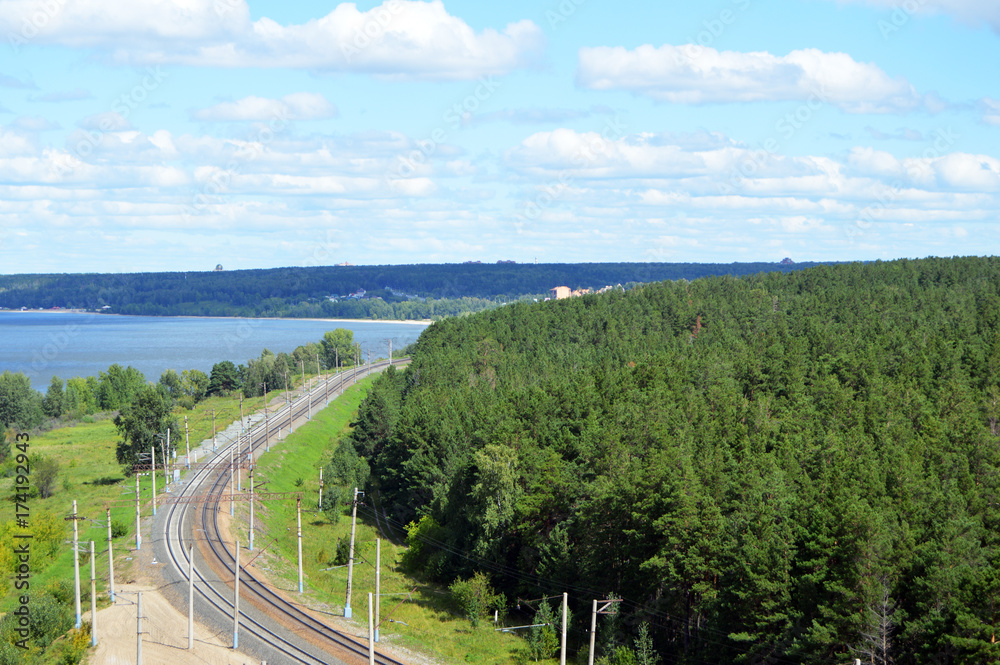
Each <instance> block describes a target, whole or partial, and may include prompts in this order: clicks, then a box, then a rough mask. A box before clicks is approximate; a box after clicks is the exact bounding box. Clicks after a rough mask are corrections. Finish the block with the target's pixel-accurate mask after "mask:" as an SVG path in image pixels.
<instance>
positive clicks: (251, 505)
mask: <svg viewBox="0 0 1000 665" xmlns="http://www.w3.org/2000/svg"><path fill="white" fill-rule="evenodd" d="M250 551H251V552H253V464H251V465H250Z"/></svg>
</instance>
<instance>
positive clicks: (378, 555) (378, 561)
mask: <svg viewBox="0 0 1000 665" xmlns="http://www.w3.org/2000/svg"><path fill="white" fill-rule="evenodd" d="M381 573H382V540H381V539H379V538H376V539H375V641H376V642H378V627H379V616H378V615H379V599H380V598H381V595H380V594H381V593H382V589H381V586H382V575H381Z"/></svg>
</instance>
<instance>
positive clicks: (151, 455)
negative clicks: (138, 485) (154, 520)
mask: <svg viewBox="0 0 1000 665" xmlns="http://www.w3.org/2000/svg"><path fill="white" fill-rule="evenodd" d="M149 461H150V463H151V464H152V466H150V475H151V476H152V477H153V517H156V446H154V445H152V444H150V446H149ZM163 475H164V476H166V475H167V474H166V470H164V474H163Z"/></svg>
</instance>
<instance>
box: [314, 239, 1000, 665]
mask: <svg viewBox="0 0 1000 665" xmlns="http://www.w3.org/2000/svg"><path fill="white" fill-rule="evenodd" d="M412 356H413V362H412V364H411V365H410V366H409V367H407V368H406V369H405V370H402V371H389V372H386V373H385V374H384V375H383V376H382V377H380V378H379V379H378V380H377V382H376V384H375V386H374V387H373V389H372V391H371V392H370V393H369V397H368V398H367V400H366V402H365V403H364V404H363V405H362V408H361V410H360V412H359V415H358V420H357V423H356V427H355V429H354V431H353V434H352V440H353V443H354V447H353V448H347V449H346V450H345V451H344V452H340V453H339V455H340V458H339V459H336V458H335V459H334V460H333V461H332V463H331V475H333V474H336V475H337V477H340V478H341V481H342V482H354V481H355V480H359V479H360V480H365V479H366V478H367V482H366V484H367V489H368V492H369V494H368V496H372V497H374V498H375V501H376V503H377V504H378V505H379V507H380V508H381V507H384V508H385V509H386V510H387V511H388V514H389V515H390V517H391V520H392V523H394V524H396V525H398V526H400V527H401V526H402V525H404V524H409V529H408V530H409V539H410V542H411V544H412V545H413V546H414V548H413V551H415V552H417V553H418V556H413V557H409V559H410V562H411V564H412V565H413V566H414V567H415V568H416V569H417V570H419V572H420V574H422V575H424V576H426V577H427V578H429V579H433V580H436V581H439V582H443V583H451V582H453V581H455V580H458V579H468V578H470V577H471V576H472V574H473V572H474V571H477V570H478V571H484V572H486V573H487V574H488V575H489V578H490V582H491V583H492V584H493V585H494V586H495V588H496V589H498V590H500V591H502V592H503V593H504V594H506V596H507V598H508V599H509V603H510V605H511V606H513V604H514V599H515V598H517V597H521V598H536V597H538V596H540V595H545V594H557V593H561V592H563V591H567V592H568V593H569V595H570V599H571V607H572V609H573V611H574V613H575V617H574V620H573V625H572V629H571V635H575V640H574V643H575V647H579V648H582V649H583V650H584V651H585V650H586V641H585V640H587V639H588V637H587V634H586V631H587V630H588V629H589V622H590V608H591V605H590V603H591V600H592V599H594V598H604V597H606V596H607V595H608V594H609V593H610V594H616V595H618V596H620V597H622V598H623V599H624V600H623V602H622V603H621V606H622V614H621V616H620V617H618V618H617V620H616V621H615V622H607V621H606V619H607V618H606V617H602V623H600V624H599V626H598V635H599V636H600V637H599V642H601V641H603V642H604V647H603V653H599V654H598V655H599V656H602V655H603V657H604V658H606V659H607V661H608V662H617V663H626V662H634V660H633V661H630V658H634V657H635V654H634V653H632V654H631V655H630V653H629V648H628V646H627V645H629V644H638V642H637V641H633V640H634V638H635V636H636V635H637V634H638V631H639V629H640V627H641V626H642V625H643V624H647V623H648V625H649V626H650V629H649V634H650V635H651V636H652V639H653V643H654V645H655V648H656V650H657V651H658V653H659V654H660V656H662V658H663V662H666V663H737V662H741V663H742V662H745V663H830V664H839V663H851V662H853V659H854V658H860V659H861V660H862V661H863V662H865V663H890V662H894V663H897V664H910V663H941V664H945V663H964V664H969V665H972V664H982V663H998V662H1000V645H997V644H996V637H997V636H996V626H997V620H998V619H1000V547H998V546H1000V503H998V502H1000V494H998V490H1000V477H998V465H1000V427H998V417H1000V259H996V258H986V259H980V258H961V259H924V260H917V261H905V260H904V261H895V262H891V263H872V264H846V265H836V266H821V267H817V268H813V269H810V270H806V271H798V272H792V273H788V274H779V273H770V274H760V275H753V276H747V277H744V278H733V277H712V278H706V279H699V280H696V281H690V282H689V281H686V280H679V281H673V282H665V283H658V284H650V285H646V286H643V287H639V288H635V289H631V290H628V291H613V292H609V293H606V294H601V295H592V296H585V297H582V298H573V299H569V300H561V301H552V302H543V303H537V304H518V305H512V306H510V307H504V308H500V309H495V310H491V311H488V312H484V313H481V314H477V315H474V316H470V317H463V318H454V319H447V320H445V321H442V322H440V323H437V324H435V325H433V326H431V327H430V328H428V329H427V331H426V332H425V333H424V334H423V335H422V336H421V338H420V340H419V342H418V343H417V344H416V346H415V348H414V350H413V353H412ZM369 474H370V475H369ZM369 510H370V509H369ZM522 610H523V608H522ZM616 644H617V645H618V646H617V647H616V646H615V645H616ZM647 662H648V661H647Z"/></svg>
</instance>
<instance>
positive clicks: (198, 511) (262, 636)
mask: <svg viewBox="0 0 1000 665" xmlns="http://www.w3.org/2000/svg"><path fill="white" fill-rule="evenodd" d="M395 362H398V361H395ZM388 365H389V363H388V361H384V362H381V363H374V364H373V365H371V366H369V367H368V368H367V369H366V371H365V372H364V374H362V376H367V375H368V374H371V373H372V372H376V371H381V370H382V369H384V368H385V367H388ZM349 378H350V377H347V376H344V375H343V374H341V375H338V376H337V377H334V378H328V379H327V380H328V381H329V382H330V385H329V389H330V390H338V389H341V388H343V386H344V384H345V382H346V381H347V380H349ZM313 392H314V393H315V389H314V391H313ZM316 408H317V409H318V408H321V407H316ZM308 410H309V406H308V404H307V399H306V397H305V396H303V397H300V398H299V399H298V400H297V401H293V402H292V403H291V404H287V405H286V406H284V407H282V408H281V409H279V410H278V411H277V412H276V413H274V414H273V415H271V416H269V418H268V421H269V423H270V427H271V428H274V427H282V428H284V427H288V426H290V425H291V424H292V422H293V421H294V419H296V418H300V417H302V416H304V415H305V414H306V413H307V411H308ZM249 440H250V446H251V448H252V449H253V450H254V451H255V452H256V451H257V450H258V449H260V448H262V447H263V446H264V440H265V439H264V431H263V427H254V428H253V429H251V430H250V432H249ZM233 445H236V444H233V443H231V444H229V446H226V447H224V448H221V449H220V450H219V451H218V452H217V453H216V459H219V460H221V459H222V457H223V456H226V458H227V459H228V455H229V450H228V448H229V447H231V446H233ZM229 482H230V470H229V469H226V468H223V469H220V468H219V466H214V467H213V466H212V465H206V466H205V468H202V469H200V470H197V471H193V472H192V473H191V474H190V475H189V476H188V480H187V482H186V483H185V485H184V488H183V489H182V490H181V492H179V496H180V497H190V496H194V495H197V494H203V495H204V496H206V497H207V499H206V500H205V502H203V503H196V504H186V503H181V502H177V503H173V504H172V505H170V506H169V507H168V509H167V511H166V516H165V518H164V519H163V521H162V529H163V533H162V536H163V538H162V543H163V546H164V548H165V550H166V554H167V560H168V561H169V563H170V565H171V566H172V567H173V569H174V574H175V575H176V576H177V577H178V578H180V579H183V580H184V582H185V584H186V583H187V581H188V569H189V568H188V565H189V554H188V552H189V549H188V548H189V546H192V545H193V546H195V547H194V548H193V550H191V551H193V552H195V554H196V556H195V559H196V560H195V592H196V594H197V596H198V605H200V607H201V608H204V607H206V605H207V606H208V607H209V608H212V609H211V610H210V613H211V612H214V614H215V616H214V617H212V619H214V622H218V620H219V619H220V615H221V618H222V620H223V621H225V620H228V621H230V622H231V621H232V616H233V593H232V586H231V585H232V583H233V581H234V579H235V577H234V573H233V569H234V564H235V559H234V557H233V553H232V552H231V551H230V549H229V548H228V547H226V546H225V543H226V542H227V538H224V535H223V529H222V526H221V525H220V522H219V513H220V502H221V501H222V499H221V498H220V497H221V496H222V495H223V494H226V492H227V489H228V483H229ZM199 532H201V533H202V535H201V536H200V537H195V534H197V533H199ZM154 540H155V539H154ZM198 545H204V547H202V548H200V549H199V547H198ZM199 552H201V553H202V554H203V559H202V560H201V561H198V560H197V559H198V556H197V554H198V553H199ZM220 571H224V572H221V574H219V576H218V577H216V576H215V575H214V574H213V573H220ZM227 575H228V577H227ZM240 596H241V598H240V599H241V601H244V602H247V603H248V604H250V605H252V606H253V607H254V608H255V609H256V610H257V612H247V611H245V610H243V609H241V611H240V616H239V630H240V634H241V636H246V635H247V634H248V633H249V636H252V638H256V640H259V641H260V642H262V643H263V644H262V645H263V646H264V647H265V648H266V649H268V650H271V651H273V652H274V655H275V656H277V657H278V659H277V660H275V659H274V658H273V657H269V660H272V661H274V662H281V663H285V662H288V663H306V664H308V665H313V664H326V663H331V662H343V663H357V662H363V661H367V660H368V642H367V640H357V639H355V638H354V637H352V636H350V635H346V634H344V633H342V632H340V631H338V630H336V629H334V628H332V627H330V626H328V625H326V624H325V623H323V622H322V621H320V620H319V619H317V618H316V617H315V616H313V615H312V614H310V613H308V612H306V611H304V610H303V609H301V608H300V607H298V606H297V605H295V604H293V603H291V602H289V601H288V600H287V599H286V598H284V597H283V596H282V595H281V594H279V593H277V592H276V591H275V590H274V589H272V588H271V587H269V586H268V585H267V584H264V583H263V582H261V581H260V580H259V579H257V578H256V577H254V576H253V575H252V574H251V573H250V572H248V571H247V570H246V569H245V568H244V567H243V566H242V565H241V567H240ZM196 606H197V605H196ZM241 607H244V606H241ZM258 613H259V614H262V615H264V616H265V617H266V618H259V617H256V616H252V614H258ZM204 614H205V613H204V612H202V611H200V612H199V615H204ZM331 658H333V659H335V660H331ZM375 661H376V663H379V664H380V665H403V663H401V662H399V661H397V660H394V659H392V658H389V657H387V656H385V655H383V654H380V653H378V652H377V651H376V654H375Z"/></svg>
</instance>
